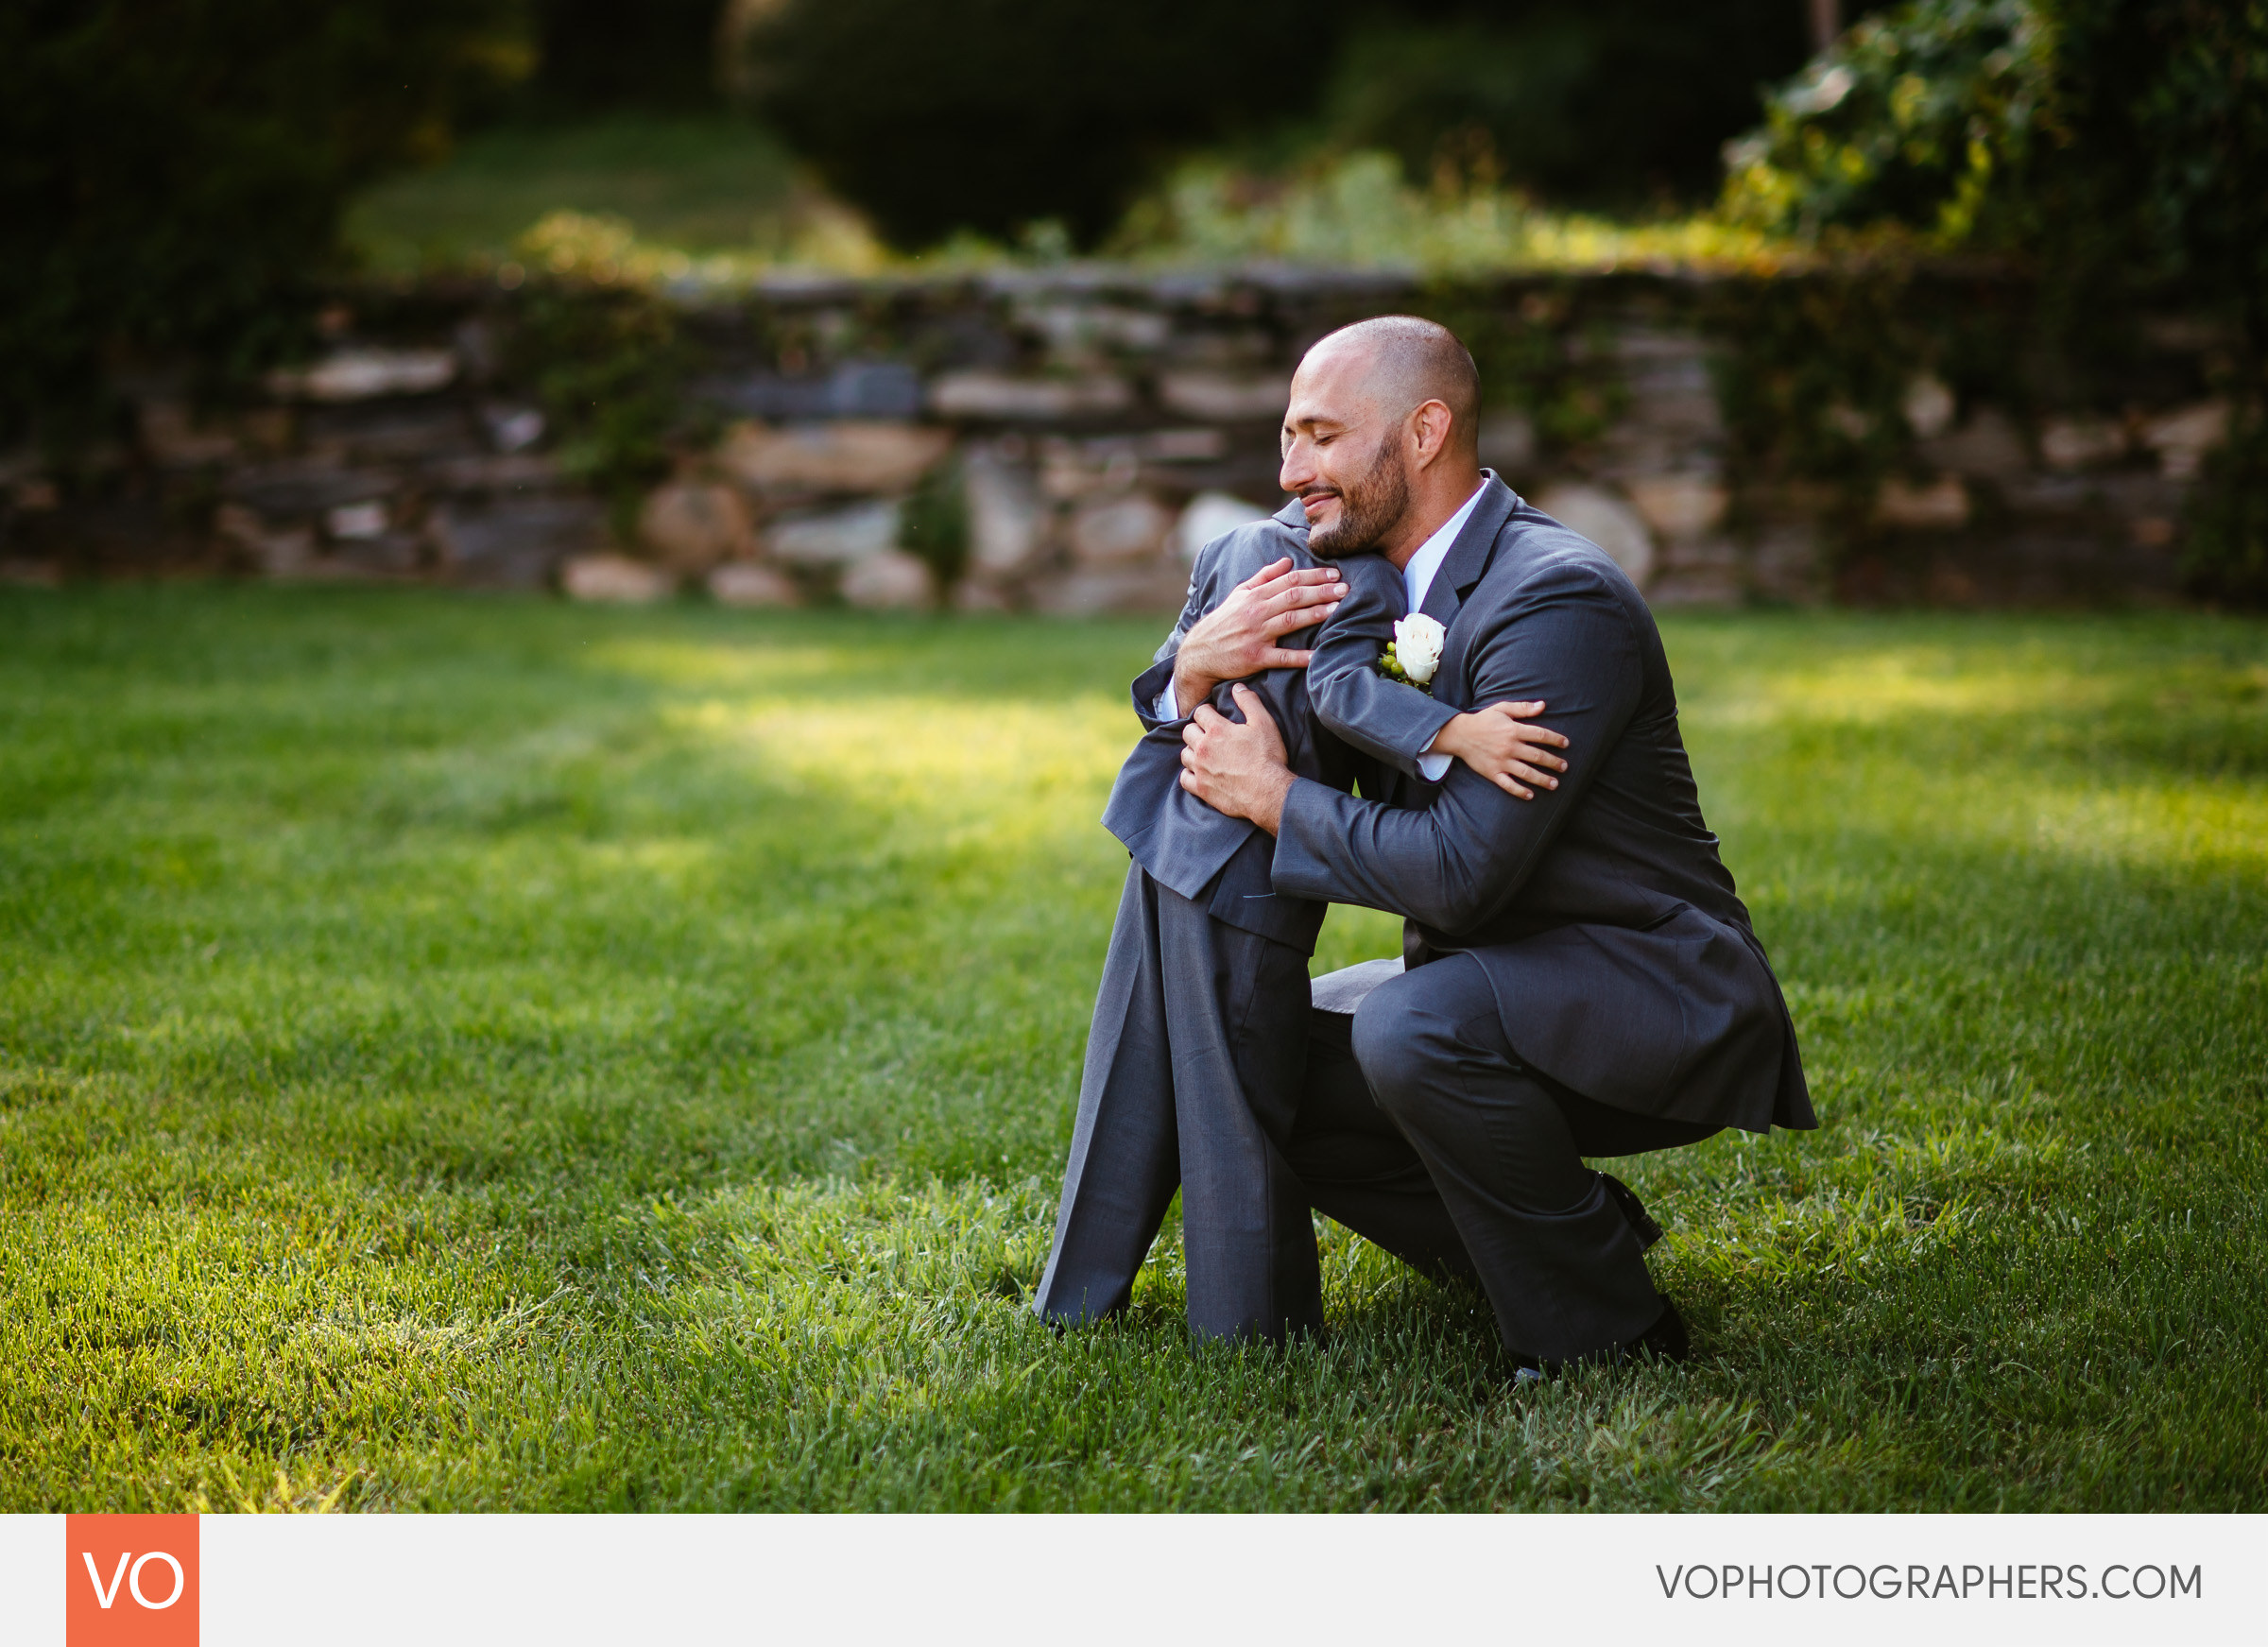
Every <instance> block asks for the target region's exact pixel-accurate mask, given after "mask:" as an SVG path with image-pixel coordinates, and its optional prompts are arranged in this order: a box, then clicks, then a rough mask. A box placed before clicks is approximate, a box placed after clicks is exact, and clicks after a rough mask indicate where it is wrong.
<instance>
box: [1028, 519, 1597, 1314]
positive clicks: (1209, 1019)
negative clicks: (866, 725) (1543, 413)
mask: <svg viewBox="0 0 2268 1647" xmlns="http://www.w3.org/2000/svg"><path fill="white" fill-rule="evenodd" d="M1296 516H1297V510H1296V507H1295V508H1294V509H1287V510H1286V511H1285V514H1284V515H1283V516H1280V517H1276V518H1273V519H1270V520H1267V521H1262V522H1254V523H1251V524H1249V525H1246V526H1241V527H1239V528H1237V529H1236V530H1235V531H1233V532H1230V533H1229V534H1227V535H1226V536H1224V537H1221V538H1217V539H1215V540H1212V541H1211V542H1210V543H1208V544H1206V545H1205V547H1204V549H1203V550H1202V551H1201V552H1200V553H1199V555H1198V557H1197V561H1196V565H1195V568H1194V575H1193V576H1192V578H1191V580H1190V590H1189V600H1188V603H1187V605H1186V606H1185V607H1184V608H1183V609H1182V612H1181V616H1180V620H1179V622H1178V623H1177V625H1176V627H1175V629H1174V632H1173V634H1172V635H1171V636H1170V637H1169V638H1168V639H1167V641H1166V643H1165V644H1164V645H1163V646H1162V647H1160V650H1159V653H1158V656H1157V659H1156V661H1154V663H1153V665H1152V667H1151V668H1150V669H1149V670H1148V671H1146V672H1145V673H1144V674H1143V677H1142V678H1140V679H1138V680H1137V681H1136V682H1135V686H1134V698H1135V709H1136V712H1137V713H1139V714H1140V715H1141V717H1142V720H1143V726H1144V729H1145V730H1144V731H1143V737H1142V739H1141V741H1140V742H1139V743H1138V744H1137V745H1136V746H1135V748H1134V751H1133V753H1132V754H1131V755H1129V756H1128V757H1127V759H1126V763H1125V766H1124V767H1122V768H1121V770H1120V772H1119V776H1118V781H1117V783H1116V784H1115V785H1114V786H1113V787H1112V789H1111V793H1110V799H1109V803H1108V806H1107V807H1106V809H1105V811H1104V815H1103V822H1104V824H1105V826H1106V827H1107V828H1108V829H1109V831H1110V832H1112V833H1113V834H1114V835H1116V836H1117V837H1118V838H1119V839H1120V840H1121V841H1122V842H1124V843H1125V847H1126V849H1127V852H1128V853H1129V855H1130V856H1131V857H1132V858H1133V860H1134V862H1133V864H1132V866H1130V868H1129V870H1128V874H1127V881H1126V887H1125V895H1124V897H1123V899H1122V901H1121V904H1120V909H1119V916H1118V922H1117V925H1116V927H1115V929H1114V930H1113V932H1112V935H1111V945H1110V952H1109V956H1108V960H1107V961H1106V963H1105V967H1104V976H1103V985H1102V989H1101V992H1100V995H1099V997H1098V999H1097V1002H1096V1005H1095V1018H1094V1027H1093V1031H1092V1033H1091V1035H1090V1037H1089V1041H1088V1050H1087V1061H1086V1069H1085V1072H1084V1077H1083V1080H1082V1084H1081V1091H1080V1103H1079V1118H1078V1123H1077V1127H1076V1131H1075V1133H1074V1139H1073V1143H1072V1152H1071V1160H1070V1164H1069V1167H1068V1169H1067V1171H1066V1174H1065V1179H1064V1192H1063V1202H1062V1207H1061V1210H1060V1211H1059V1213H1058V1215H1057V1230H1056V1243H1055V1248H1054V1251H1053V1253H1052V1254H1051V1256H1050V1258H1049V1261H1048V1266H1047V1272H1046V1274H1045V1275H1044V1276H1043V1277H1042V1278H1041V1281H1040V1290H1039V1295H1038V1296H1037V1298H1036V1299H1035V1300H1034V1308H1035V1309H1036V1310H1037V1311H1038V1312H1039V1313H1040V1315H1041V1316H1042V1317H1044V1318H1046V1319H1049V1320H1051V1321H1056V1322H1061V1323H1070V1322H1074V1321H1080V1320H1091V1319H1095V1318H1097V1317H1100V1316H1102V1315H1105V1314H1108V1313H1109V1312H1112V1311H1114V1310H1117V1309H1120V1308H1122V1307H1123V1306H1124V1305H1125V1302H1126V1300H1127V1297H1128V1295H1130V1292H1131V1289H1132V1285H1133V1279H1134V1274H1135V1272H1136V1271H1137V1270H1138V1269H1139V1268H1140V1267H1141V1264H1142V1261H1143V1257H1144V1256H1145V1255H1146V1253H1147V1252H1148V1250H1149V1246H1150V1244H1151V1242H1152V1240H1153V1239H1154V1238H1155V1236H1156V1234H1157V1230H1158V1226H1159V1224H1160V1220H1161V1219H1162V1218H1163V1216H1164V1212H1165V1210H1166V1207H1167V1205H1168V1204H1169V1203H1170V1202H1171V1200H1172V1197H1173V1193H1174V1191H1175V1190H1176V1188H1178V1189H1179V1190H1180V1192H1181V1197H1182V1228H1183V1244H1184V1249H1185V1252H1186V1256H1187V1263H1188V1302H1187V1311H1188V1317H1189V1323H1190V1327H1191V1330H1193V1332H1194V1333H1195V1334H1196V1335H1197V1336H1198V1337H1200V1338H1212V1337H1221V1338H1261V1339H1267V1340H1275V1339H1279V1338H1280V1337H1282V1336H1283V1335H1285V1334H1286V1333H1298V1332H1302V1331H1309V1330H1314V1329H1315V1328H1317V1327H1319V1326H1320V1325H1321V1320H1322V1297H1321V1290H1320V1277H1319V1274H1318V1273H1317V1268H1316V1260H1315V1250H1314V1232H1313V1226H1312V1223H1311V1221H1310V1216H1309V1210H1308V1208H1309V1201H1308V1197H1307V1194H1306V1192H1305V1190H1304V1189H1303V1188H1302V1187H1301V1186H1300V1185H1299V1184H1298V1183H1297V1179H1296V1178H1295V1177H1294V1176H1293V1175H1291V1173H1290V1171H1289V1169H1288V1167H1286V1166H1285V1164H1284V1162H1283V1159H1282V1152H1281V1145H1282V1141H1283V1140H1284V1138H1285V1137H1287V1136H1288V1133H1289V1129H1290V1127H1291V1125H1292V1123H1293V1120H1294V1118H1295V1116H1296V1113H1297V1107H1298V1102H1299V1095H1300V1089H1301V1075H1302V1072H1303V1068H1304V1058H1305V1047H1306V1023H1307V1015H1308V1010H1309V991H1308V979H1307V961H1308V957H1309V956H1310V955H1312V954H1313V953H1314V943H1315V937H1316V935H1317V933H1318V931H1319V930H1320V928H1321V926H1322V922H1323V917H1324V914H1325V913H1326V906H1325V905H1323V904H1321V903H1318V902H1314V901H1308V900H1304V899H1297V898H1291V897H1285V896H1280V895H1279V894H1278V893H1277V892H1276V890H1275V887H1274V884H1273V881H1272V876H1271V864H1272V860H1273V856H1274V849H1275V841H1274V838H1273V837H1272V836H1270V835H1269V834H1267V833H1266V832H1264V831H1263V830H1261V829H1260V828H1259V827H1258V826H1257V825H1254V824H1252V823H1250V822H1248V821H1246V820H1245V819H1243V818H1235V817H1229V816H1227V815H1224V814H1221V813H1218V812H1215V811H1213V810H1212V809H1211V807H1209V806H1207V805H1206V804H1205V803H1204V802H1202V801H1200V800H1198V799H1197V798H1195V797H1194V796H1193V795H1191V794H1189V793H1188V792H1187V791H1186V790H1184V789H1183V788H1182V787H1181V782H1180V779H1181V750H1182V742H1181V729H1182V728H1183V726H1185V725H1186V724H1187V717H1186V716H1185V715H1183V714H1182V713H1181V712H1180V709H1181V706H1180V705H1178V704H1177V703H1174V704H1169V703H1165V702H1162V701H1161V699H1163V698H1164V696H1165V695H1166V694H1169V693H1170V692H1171V691H1172V689H1173V688H1172V677H1173V665H1174V655H1175V653H1176V651H1177V648H1178V645H1179V642H1180V638H1181V636H1182V635H1183V634H1185V633H1187V632H1188V630H1189V628H1190V627H1191V626H1193V625H1194V624H1195V623H1197V622H1198V621H1199V620H1200V619H1202V618H1203V617H1204V616H1205V615H1206V614H1207V613H1209V612H1211V610H1212V609H1214V608H1216V607H1217V606H1219V605H1220V604H1221V602H1222V601H1223V600H1225V599H1227V598H1228V596H1229V592H1231V591H1233V590H1234V589H1235V588H1236V587H1237V586H1238V585H1239V584H1241V583H1243V582H1245V581H1246V580H1247V579H1249V578H1251V577H1253V576H1255V575H1261V574H1263V573H1264V572H1269V571H1272V570H1275V568H1276V563H1278V562H1280V561H1283V560H1285V559H1289V560H1290V561H1291V562H1292V563H1293V565H1294V566H1296V567H1299V568H1312V567H1314V566H1317V565H1320V564H1323V563H1322V562H1321V561H1319V560H1318V559H1317V558H1315V557H1314V555H1312V554H1310V553H1309V551H1308V548H1307V533H1306V531H1305V528H1304V523H1303V518H1300V519H1301V523H1300V524H1294V523H1293V522H1294V518H1295V517H1296ZM1333 564H1335V565H1336V566H1337V568H1338V571H1339V575H1340V578H1341V580H1342V581H1344V582H1345V583H1346V584H1347V586H1348V592H1347V595H1346V597H1345V598H1344V599H1343V600H1341V601H1340V603H1339V605H1338V609H1336V610H1335V611H1334V612H1332V615H1331V616H1330V618H1329V619H1327V620H1326V621H1325V622H1324V623H1323V624H1322V625H1320V626H1318V627H1317V628H1316V629H1313V630H1305V631H1301V632H1299V633H1297V634H1294V635H1289V636H1286V637H1284V639H1283V641H1282V642H1281V644H1283V645H1284V646H1286V647H1288V648H1293V649H1303V650H1312V651H1313V652H1314V658H1313V660H1312V661H1311V663H1310V665H1309V667H1308V668H1306V669H1275V670H1269V671H1266V672H1265V673H1263V674H1262V675H1259V676H1255V677H1253V678H1250V679H1249V680H1246V681H1244V682H1241V683H1238V684H1242V685H1245V686H1247V687H1249V688H1250V689H1252V690H1253V691H1255V692H1257V693H1258V694H1259V695H1260V696H1261V697H1262V699H1263V702H1264V703H1265V704H1266V706H1267V709H1268V712H1269V714H1270V715H1271V717H1272V718H1273V719H1274V720H1275V722H1276V725H1277V728H1278V729H1279V730H1280V732H1281V734H1282V736H1283V741H1284V746H1285V751H1286V755H1287V758H1288V760H1289V762H1290V764H1291V766H1292V769H1293V770H1294V771H1295V772H1297V773H1299V774H1300V775H1301V776H1304V777H1309V778H1314V779H1316V780H1317V781H1321V782H1324V783H1328V784H1331V785H1332V787H1334V788H1337V789H1340V790H1342V791H1345V790H1349V789H1351V788H1352V787H1353V786H1354V784H1355V782H1356V781H1357V780H1358V778H1359V777H1360V775H1361V771H1362V769H1363V766H1364V764H1365V762H1366V761H1373V762H1387V763H1392V764H1394V765H1396V766H1398V767H1400V768H1401V769H1402V770H1403V771H1404V772H1406V773H1408V774H1409V775H1410V776H1412V777H1418V776H1420V775H1421V763H1425V764H1431V765H1433V766H1434V771H1433V773H1432V776H1433V777H1434V778H1435V779H1436V780H1437V779H1438V777H1439V773H1440V770H1442V767H1441V766H1440V765H1439V764H1438V762H1439V758H1440V757H1451V758H1454V759H1461V760H1463V761H1465V762H1466V763H1467V764H1468V765H1469V766H1471V767H1472V769H1473V770H1474V771H1476V772H1478V773H1480V774H1481V775H1482V776H1484V777H1486V778H1488V779H1490V780H1491V781H1496V782H1498V783H1501V784H1503V786H1504V787H1505V788H1506V789H1508V790H1510V791H1511V792H1512V793H1513V794H1514V795H1516V796H1521V797H1522V798H1526V796H1527V791H1526V789H1525V786H1524V785H1523V784H1522V782H1521V778H1522V777H1523V776H1524V777H1526V778H1527V779H1529V780H1530V781H1538V782H1543V783H1546V784H1552V783H1555V781H1556V780H1555V779H1554V778H1553V777H1551V776H1550V773H1549V770H1548V769H1551V768H1556V767H1559V766H1561V765H1563V763H1561V762H1560V761H1559V760H1558V758H1557V757H1556V756H1555V755H1554V754H1552V753H1551V752H1550V751H1551V750H1552V748H1553V747H1554V746H1564V744H1565V742H1566V740H1565V739H1564V738H1561V737H1560V736H1559V735H1558V734H1557V733H1555V732H1551V731H1548V730H1546V729H1543V728H1540V727H1536V726H1531V725H1529V724H1527V721H1528V718H1529V717H1532V716H1533V715H1534V714H1536V713H1537V712H1538V706H1536V705H1517V704H1515V705H1505V704H1497V705H1490V706H1487V707H1485V708H1484V709H1482V710H1480V711H1478V712H1473V713H1470V714H1462V713H1459V712H1457V711H1455V710H1453V709H1450V708H1448V707H1446V706H1443V705H1440V704H1436V703H1435V702H1434V701H1433V699H1432V698H1431V697H1430V696H1428V695H1426V694H1425V693H1424V692H1423V691H1421V690H1419V689H1418V688H1417V687H1416V686H1412V685H1409V684H1406V683H1403V682H1400V681H1396V680H1392V679H1388V678H1386V677H1384V676H1383V675H1382V674H1381V673H1380V670H1379V664H1380V660H1381V659H1382V657H1383V654H1384V650H1385V647H1386V644H1387V643H1388V642H1389V641H1390V640H1391V639H1392V638H1393V627H1394V624H1395V622H1396V621H1397V620H1398V619H1400V618H1401V617H1403V616H1404V615H1405V614H1404V608H1405V605H1406V595H1405V592H1404V588H1403V584H1402V578H1401V574H1400V570H1399V569H1398V568H1396V567H1395V566H1394V565H1393V564H1392V563H1391V562H1389V561H1387V560H1385V559H1384V558H1383V557H1381V556H1377V555H1358V556H1349V557H1347V558H1343V559H1341V560H1339V561H1337V562H1335V563H1333ZM1211 703H1212V707H1213V708H1214V709H1215V710H1217V711H1218V712H1221V713H1222V714H1224V715H1227V716H1229V718H1230V719H1232V720H1240V721H1241V720H1242V719H1243V718H1244V714H1243V712H1242V711H1241V710H1240V709H1239V708H1238V707H1237V705H1236V702H1235V700H1234V698H1233V696H1232V695H1231V692H1230V688H1229V686H1228V685H1223V686H1221V687H1219V688H1217V689H1216V690H1215V691H1214V693H1213V694H1212V696H1211ZM1192 707H1193V708H1194V706H1192ZM1319 727H1320V728H1321V729H1328V730H1327V731H1319ZM1454 1257H1456V1258H1461V1257H1462V1254H1461V1252H1460V1253H1458V1254H1455V1255H1454ZM1433 1267H1436V1268H1437V1267H1440V1266H1439V1265H1438V1264H1435V1266H1433Z"/></svg>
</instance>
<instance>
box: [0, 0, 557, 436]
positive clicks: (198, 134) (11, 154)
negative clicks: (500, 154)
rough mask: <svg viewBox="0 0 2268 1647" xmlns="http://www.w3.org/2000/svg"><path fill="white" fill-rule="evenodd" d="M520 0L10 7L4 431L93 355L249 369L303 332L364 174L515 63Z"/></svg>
mask: <svg viewBox="0 0 2268 1647" xmlns="http://www.w3.org/2000/svg"><path fill="white" fill-rule="evenodd" d="M524 41H525V36H524V17H523V13H522V10H521V0H352V3H341V4H326V5H319V6H309V5H303V4H292V3H290V0H18V3H16V4H11V5H9V6H6V7H0V437H5V436H6V435H8V434H9V433H10V432H11V431H12V432H20V431H21V430H23V429H24V428H25V427H26V426H27V425H29V424H30V423H31V422H32V420H33V417H34V413H35V411H36V412H37V414H38V415H39V417H40V419H41V420H43V423H44V425H45V431H44V432H45V433H46V434H47V436H48V437H50V438H60V437H65V436H67V435H68V434H69V433H70V426H71V425H73V424H74V423H76V424H77V425H78V426H80V427H82V428H83V426H84V425H85V424H86V423H87V421H88V420H90V419H91V418H92V417H93V416H94V413H95V412H96V411H97V409H98V403H99V391H98V387H97V380H98V378H99V375H100V373H99V366H100V364H101V363H103V362H104V361H105V360H113V361H114V360H116V359H117V358H119V357H120V356H121V355H124V356H127V357H131V356H134V355H146V354H153V353H155V354H173V353H177V352H178V353H185V354H189V355H193V356H195V357H197V358H198V359H200V360H202V361H204V362H206V363H207V364H208V366H209V367H210V368H211V369H214V370H216V371H219V372H222V373H226V372H229V371H242V370H245V369H249V368H250V367H252V366H255V365H257V364H259V363H260V362H262V361H264V360H266V359H268V358H271V357H273V356H274V355H275V354H276V353H278V352H280V351H283V350H284V349H286V348H288V347H289V346H290V345H291V344H292V343H293V342H294V341H295V340H296V339H297V338H298V337H299V336H300V335H301V329H302V328H303V327H304V324H305V317H306V314H307V311H308V308H309V306H310V303H311V301H312V294H313V291H314V284H315V283H316V281H317V280H318V278H319V277H320V276H321V275H322V274H323V272H324V271H325V270H326V268H327V267H328V266H330V265H331V263H332V259H333V253H334V250H335V241H336V235H337V228H338V220H339V214H340V212H341V210H342V209H343V206H344V203H345V201H346V198H347V197H348V194H349V192H350V191H351V190H352V189H353V188H355V187H357V186H358V185H360V184H361V183H363V182H366V181H368V180H369V179H371V178H373V177H375V176H377V175H378V174H380V173H381V172H382V171H384V170H385V169H387V168H388V167H390V166H394V165H398V164H402V163H406V162H411V161H416V160H421V159H425V158H428V157H431V156H433V155H434V154H436V153H437V152H438V150H439V149H440V148H441V147H442V146H445V145H446V143H447V141H448V138H449V134H450V131H451V129H452V127H453V126H454V124H455V122H456V121H457V120H458V119H459V118H461V117H462V116H463V115H464V114H465V113H466V112H469V111H471V110H474V109H477V108H479V107H480V106H481V105H482V103H483V102H484V101H485V100H488V99H491V98H492V97H493V96H494V95H495V94H497V92H498V91H499V90H500V89H501V88H502V87H503V86H505V85H506V84H507V83H509V82H510V81H512V80H513V79H515V78H517V77H520V76H521V75H523V74H524V73H525V71H526V68H527V63H528V54H527V50H526V46H525V43H524Z"/></svg>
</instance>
